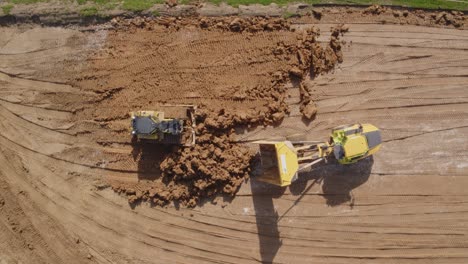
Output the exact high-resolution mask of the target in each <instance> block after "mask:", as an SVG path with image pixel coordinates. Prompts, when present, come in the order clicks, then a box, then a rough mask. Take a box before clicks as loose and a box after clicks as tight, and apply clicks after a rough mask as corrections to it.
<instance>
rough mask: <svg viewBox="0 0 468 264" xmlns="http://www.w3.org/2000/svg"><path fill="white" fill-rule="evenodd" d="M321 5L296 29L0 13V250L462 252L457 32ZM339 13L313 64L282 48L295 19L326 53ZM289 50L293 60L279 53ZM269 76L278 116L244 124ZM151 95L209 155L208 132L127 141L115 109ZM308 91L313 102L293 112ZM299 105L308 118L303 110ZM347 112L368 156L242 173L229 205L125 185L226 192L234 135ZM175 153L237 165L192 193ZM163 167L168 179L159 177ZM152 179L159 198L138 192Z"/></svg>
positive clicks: (156, 255) (352, 263)
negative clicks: (51, 20)
mask: <svg viewBox="0 0 468 264" xmlns="http://www.w3.org/2000/svg"><path fill="white" fill-rule="evenodd" d="M178 7H179V6H176V8H178ZM319 10H321V12H322V17H321V20H317V19H316V18H313V17H312V16H311V17H301V18H297V19H296V18H295V19H290V20H288V21H289V22H291V26H290V27H291V30H292V29H296V31H294V32H293V31H291V30H286V29H285V30H282V31H276V30H273V31H268V30H267V31H258V32H249V31H248V30H247V31H242V32H232V31H231V30H226V29H213V28H211V27H209V28H208V29H201V28H200V26H199V22H200V20H199V19H193V21H192V22H190V23H191V24H190V25H187V26H182V25H180V26H179V29H177V28H176V27H172V26H169V27H168V28H166V26H159V25H155V26H154V29H153V30H150V29H146V26H145V27H143V28H139V27H137V26H129V28H128V30H127V31H125V30H118V29H116V30H107V29H106V26H107V25H104V26H99V27H91V28H81V27H78V28H75V27H73V28H59V27H46V26H41V27H39V26H32V25H18V26H13V27H0V36H1V37H0V131H1V132H0V164H1V165H0V190H1V192H0V234H1V236H0V263H3V262H6V263H16V262H21V263H54V264H55V263H192V262H195V263H213V262H223V263H258V262H263V263H290V262H291V260H294V262H296V263H311V262H313V263H324V264H325V263H327V264H328V263H347V264H357V263H359V264H361V263H376V262H377V263H384V264H387V263H388V264H389V263H395V262H398V263H410V264H418V263H428V262H436V263H450V264H453V263H460V264H462V263H467V260H468V253H467V252H468V251H467V250H466V248H468V244H467V239H466V237H467V236H468V224H467V223H466V221H465V220H464V219H466V218H467V216H468V215H467V213H466V212H467V208H468V206H467V205H468V195H467V194H468V192H467V189H466V186H467V184H468V178H467V177H466V175H468V164H467V161H466V149H467V140H466V135H467V133H468V112H467V104H468V99H467V97H466V94H467V86H466V84H467V82H468V81H467V75H466V68H467V58H468V53H467V49H466V47H467V42H468V33H467V32H466V31H465V30H459V29H455V28H454V26H452V25H450V26H447V25H438V24H433V25H431V27H423V26H411V25H408V24H406V23H405V22H403V23H404V25H400V24H399V22H398V21H406V19H408V21H413V15H414V14H413V13H412V12H409V14H408V17H406V18H405V17H404V14H403V13H402V15H403V18H400V17H399V18H396V17H395V16H394V15H393V10H392V11H391V12H383V13H381V14H380V15H373V14H366V15H363V14H362V10H360V11H356V12H354V13H351V14H348V13H346V12H343V13H341V14H332V12H331V10H332V9H319ZM333 10H335V9H333ZM336 10H342V9H339V8H337V9H336ZM343 10H346V9H343ZM401 11H402V12H403V10H401ZM333 12H334V11H333ZM430 14H431V13H427V14H426V17H427V16H430ZM443 19H445V18H443ZM381 20H386V21H388V23H387V24H386V25H383V24H382V22H381ZM181 21H182V20H181ZM307 21H309V22H307ZM337 21H339V22H337ZM391 21H394V22H391ZM414 21H416V20H414ZM428 21H429V20H428ZM231 22H232V21H231ZM342 22H346V23H348V24H351V25H350V29H349V32H348V33H346V34H345V38H344V39H345V40H346V45H343V43H341V52H342V53H343V57H344V60H343V63H341V64H339V65H338V66H337V67H336V68H335V69H334V70H333V74H331V73H330V74H321V75H319V76H316V77H314V78H309V77H308V75H310V74H311V72H310V71H309V72H306V74H304V72H302V70H301V65H300V64H299V59H298V58H296V57H297V56H296V55H294V52H296V54H297V51H298V50H302V49H301V48H299V44H301V45H302V35H301V34H303V33H302V32H303V30H307V29H310V30H312V29H311V28H312V26H313V27H315V28H319V29H320V30H321V35H320V36H319V37H318V38H317V39H316V41H319V42H320V43H321V44H322V45H323V46H322V47H323V49H324V50H326V47H327V46H329V45H330V38H331V36H332V33H333V32H330V27H331V26H335V27H336V26H338V25H339V23H342ZM145 23H146V22H145ZM175 23H179V22H175ZM297 23H305V24H304V25H302V24H301V25H298V24H297ZM307 23H313V24H307ZM393 23H397V24H393ZM226 25H229V24H228V23H227V22H226ZM421 25H423V24H421ZM428 25H429V24H428ZM463 27H464V26H462V27H460V28H463ZM124 28H125V27H122V29H124ZM344 29H346V27H345V28H344ZM314 31H315V30H314ZM306 34H307V33H306ZM307 38H308V37H307ZM307 38H306V39H307ZM158 45H159V46H158ZM289 47H292V48H293V50H292V51H291V52H292V54H291V55H290V56H291V58H293V59H292V61H284V60H283V59H282V58H289V56H288V50H287V48H289ZM282 48H284V53H283V54H275V53H274V52H275V50H277V49H279V50H281V49H282ZM296 48H297V49H296ZM240 51H243V53H242V52H240ZM306 51H307V50H306ZM112 56H114V57H112ZM162 58H164V59H162ZM200 62H202V63H200ZM293 62H294V63H293ZM324 65H326V63H324ZM98 66H99V67H98ZM278 69H279V70H278ZM276 71H280V73H281V74H275V72H276ZM203 72H206V74H203ZM151 73H153V74H151ZM284 73H285V74H284ZM283 74H284V75H285V76H286V77H284V76H283ZM301 75H302V82H301ZM238 76H241V77H238ZM111 77H113V78H115V81H114V80H113V79H112V78H111ZM181 79H184V80H187V79H189V80H190V83H184V82H183V81H182V80H181ZM272 80H279V81H280V82H284V85H285V90H286V92H285V93H286V95H285V99H284V100H285V102H286V104H287V110H288V111H289V114H284V116H282V115H281V112H277V114H278V115H276V117H275V118H276V119H277V120H282V121H281V122H279V123H273V122H272V121H270V119H271V118H270V117H268V120H269V121H266V118H264V119H263V118H262V120H263V121H262V122H257V121H258V120H252V118H254V117H257V116H259V114H258V112H254V111H253V110H255V109H260V110H262V111H263V112H262V113H268V112H269V111H270V110H269V106H265V105H264V104H265V102H276V101H273V100H272V99H270V97H268V96H267V97H265V98H262V97H260V96H261V95H262V93H259V92H257V91H261V89H254V88H255V87H258V86H260V85H262V84H265V83H269V84H272V83H271V81H272ZM289 81H291V82H292V84H289ZM101 82H102V83H101ZM106 82H107V83H106ZM156 84H157V85H158V86H156ZM173 84H176V85H177V86H175V85H173ZM301 84H302V85H301ZM192 86H193V87H194V88H193V89H189V87H192ZM81 87H82V88H81ZM158 87H162V88H164V90H162V89H161V90H159V89H158ZM174 87H176V88H177V87H180V89H178V90H175V91H174ZM206 87H210V88H212V87H214V88H213V89H211V90H208V88H206ZM220 87H225V88H226V89H221V88H220ZM240 87H247V88H251V89H249V90H248V91H252V92H250V93H247V92H243V90H242V89H240ZM265 87H266V88H268V89H269V87H270V86H266V85H265ZM266 88H265V89H266ZM170 89H172V90H173V91H174V92H173V93H172V95H171V94H169V90H170ZM156 90H157V91H156ZM235 92H237V93H235ZM158 94H161V95H162V96H165V97H161V100H162V101H168V103H171V102H187V103H190V102H193V103H195V104H197V105H200V106H201V110H203V111H200V112H199V115H200V116H199V118H205V122H204V125H205V124H207V123H208V124H210V127H212V128H204V127H203V128H202V127H201V126H200V127H199V129H200V131H205V130H206V131H208V130H209V131H215V133H212V134H210V133H208V132H207V133H204V132H203V134H200V135H199V136H200V137H199V138H201V139H202V140H203V138H204V137H205V140H208V137H210V139H209V140H212V141H217V143H214V142H213V145H214V147H215V148H214V150H213V154H212V156H213V159H211V158H209V159H207V160H206V161H203V162H200V163H197V162H195V163H194V164H192V162H191V160H190V164H188V163H187V160H188V159H189V157H191V158H190V159H192V160H195V158H197V159H200V157H201V156H204V155H205V153H206V149H205V146H200V147H201V148H202V151H199V152H197V151H198V147H194V148H193V149H189V153H188V154H183V153H182V154H180V155H179V154H176V153H177V152H183V151H185V149H171V148H167V149H164V150H161V149H159V148H156V147H155V146H154V145H150V144H134V145H131V144H130V143H129V142H130V136H129V134H128V130H129V127H128V126H129V122H128V116H127V112H128V110H129V109H131V110H133V109H135V108H138V109H145V108H146V109H147V108H149V107H151V108H152V107H157V106H158V105H157V104H156V103H152V102H151V103H150V102H149V101H150V100H152V101H153V102H157V103H159V101H158V97H157V95H158ZM256 95H258V98H257V97H255V96H256ZM280 95H281V94H280ZM308 95H310V98H311V100H312V101H313V102H314V104H306V105H305V106H304V107H303V109H302V111H303V113H301V106H303V105H304V103H303V102H304V100H305V99H304V97H307V96H308ZM226 96H227V97H226ZM232 97H235V98H237V99H234V100H233V99H231V98H232ZM172 98H175V99H172ZM226 98H227V99H229V100H227V99H226ZM243 98H248V100H247V99H243ZM171 100H172V101H171ZM93 104H96V105H98V106H99V108H98V107H97V106H93ZM109 107H110V108H109ZM211 108H213V109H215V110H217V111H212V110H211ZM222 108H224V109H225V110H224V112H223V111H221V110H222ZM244 109H245V110H244ZM250 110H252V111H250ZM204 113H206V117H204ZM305 113H307V114H308V115H310V116H311V117H312V118H314V120H313V122H310V123H309V122H304V120H303V114H305ZM228 114H229V115H236V116H238V117H239V119H241V120H244V119H245V120H250V121H248V122H246V123H249V124H254V125H250V128H249V127H237V126H236V127H235V130H236V135H232V134H231V129H230V128H229V127H226V128H225V129H224V128H223V129H218V128H217V127H219V126H220V124H225V121H226V119H225V116H228ZM244 114H245V115H244ZM314 114H315V117H313V115H314ZM271 117H272V118H273V116H271ZM206 119H208V120H206ZM228 120H230V119H228ZM236 122H237V121H236ZM350 122H368V123H372V124H374V125H376V126H377V127H379V128H380V129H381V131H382V136H383V140H384V144H383V146H382V149H381V150H380V152H379V153H377V154H376V155H374V156H373V159H369V160H364V161H362V162H360V163H358V164H355V165H351V166H339V165H337V164H334V163H333V162H328V163H322V164H318V165H317V166H316V167H314V170H311V171H307V172H304V173H301V174H300V175H299V180H298V181H297V182H295V183H294V184H293V185H291V186H290V187H288V188H283V189H279V188H275V187H274V186H270V185H267V184H262V183H261V182H258V181H256V180H255V178H252V179H249V180H247V183H246V184H242V185H241V186H240V187H239V190H238V192H237V193H236V196H235V199H232V200H230V201H229V202H224V201H223V200H222V199H221V198H216V199H214V200H213V203H216V204H210V203H204V204H202V205H201V206H196V207H195V208H184V207H183V206H181V207H179V208H176V207H174V206H171V205H168V206H165V207H160V206H157V207H153V208H151V207H150V206H149V205H148V204H147V203H142V204H141V205H140V206H136V207H131V206H129V204H128V197H133V198H132V199H131V200H134V199H135V198H138V197H141V198H140V200H143V199H148V200H149V201H151V202H154V198H157V199H156V202H157V203H158V204H165V203H167V200H170V199H173V198H170V197H171V196H177V197H181V196H183V195H187V193H188V194H189V195H192V194H191V192H194V193H196V192H202V195H206V193H208V192H218V191H219V192H224V188H223V190H221V186H230V187H234V185H235V184H236V182H237V181H244V179H242V178H243V173H244V172H246V171H247V169H244V170H243V167H239V166H237V165H236V168H240V169H239V170H238V171H237V172H236V171H234V170H232V169H231V168H230V167H229V165H230V164H229V162H227V161H228V160H229V161H232V160H233V159H237V158H238V159H241V158H240V155H241V154H239V153H242V152H243V151H246V150H244V148H240V146H247V147H249V150H250V148H252V149H253V150H255V147H256V144H253V143H249V142H253V141H255V140H261V139H272V140H276V139H278V140H281V139H284V138H286V137H287V136H289V135H294V134H300V135H304V136H305V139H307V140H324V139H326V138H327V136H328V135H329V133H330V129H331V128H333V127H335V126H338V125H342V124H346V123H350ZM233 123H235V122H233ZM255 124H258V125H255ZM263 124H272V125H267V126H264V125H263ZM214 128H216V129H214ZM210 129H211V130H210ZM211 137H213V138H211ZM232 140H235V141H237V140H241V141H242V142H243V143H242V145H239V144H233V142H231V141H232ZM239 143H240V142H239ZM202 145H208V144H202ZM219 146H225V147H224V149H223V150H226V151H223V152H222V153H221V154H220V153H219V150H218V151H217V148H219ZM238 147H239V148H238ZM220 149H221V148H220ZM208 150H209V149H208ZM215 152H216V153H215ZM219 154H220V155H219ZM214 156H216V157H214ZM249 156H250V155H249V153H248V152H245V153H244V154H243V156H242V159H244V158H245V157H249ZM169 158H171V159H173V160H174V162H176V159H182V160H183V163H180V164H181V166H179V167H180V170H177V171H174V170H173V169H171V168H169V169H168V168H167V165H170V159H169ZM226 158H227V159H226ZM164 160H166V161H167V162H165V163H162V162H163V161H164ZM213 161H216V162H218V163H219V164H221V165H220V166H214V165H213V163H212V162H213ZM238 162H240V163H242V162H245V161H238ZM218 163H217V164H218ZM160 164H163V167H162V168H161V166H160ZM178 164H179V163H178ZM243 164H244V163H243ZM190 166H191V167H190ZM210 166H211V167H210ZM189 167H190V168H191V170H193V171H196V170H200V168H201V170H203V171H205V173H209V171H207V170H205V169H204V168H214V169H216V170H217V173H219V174H220V175H225V172H226V171H229V173H230V174H231V173H232V174H233V175H234V177H232V180H231V178H230V179H229V180H223V179H215V178H213V177H212V175H209V174H207V175H206V178H207V180H206V181H203V182H199V184H197V185H198V187H196V188H193V189H192V190H188V188H187V189H184V188H183V184H184V182H188V180H184V179H183V178H182V177H180V176H181V175H184V176H185V175H190V174H191V170H190V169H189ZM180 171H182V172H183V173H182V174H180ZM167 173H169V174H167ZM166 175H168V176H166ZM174 179H176V180H174ZM171 181H172V182H173V184H174V185H175V184H180V185H181V186H179V188H177V190H176V189H168V188H166V184H170V183H171ZM205 183H208V184H206V185H205ZM213 183H214V184H213ZM210 184H212V185H210ZM110 185H113V186H114V187H115V188H116V189H117V187H119V186H122V187H123V188H122V189H123V190H121V192H124V193H125V194H123V193H122V195H117V194H116V193H115V192H114V191H113V190H112V189H111V188H110ZM230 187H228V188H230ZM169 188H172V187H169ZM233 189H234V188H233ZM151 190H153V192H154V190H158V194H155V193H154V196H153V197H152V198H150V195H151V194H153V193H150V191H151ZM159 190H162V191H161V192H159ZM165 190H172V191H171V192H164V191H165ZM146 191H148V193H145V194H144V192H146ZM226 191H227V192H230V191H231V190H226ZM203 192H204V193H203ZM127 193H128V194H127ZM231 193H232V192H231ZM127 196H128V197H127ZM160 196H163V197H165V198H163V199H161V197H160ZM227 196H229V195H227ZM184 201H185V203H186V204H187V205H188V206H190V205H192V203H193V199H184V198H181V199H180V203H181V204H182V203H184Z"/></svg>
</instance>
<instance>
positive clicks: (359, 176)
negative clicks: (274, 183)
mask: <svg viewBox="0 0 468 264" xmlns="http://www.w3.org/2000/svg"><path fill="white" fill-rule="evenodd" d="M373 164H374V159H373V157H372V156H370V157H368V158H366V159H364V160H361V161H359V162H357V163H355V164H350V165H341V164H338V163H337V162H336V161H330V162H329V163H326V164H322V165H321V166H318V167H316V168H314V169H313V170H311V171H308V172H303V173H301V174H299V179H298V180H297V181H296V182H294V183H293V184H292V185H291V186H290V191H291V193H292V194H294V195H301V196H302V195H303V194H304V193H306V192H307V190H305V189H306V186H307V184H308V182H309V181H311V180H312V181H314V183H316V182H318V183H321V184H322V192H323V194H322V195H323V197H324V198H325V200H326V203H327V205H329V206H337V205H340V204H343V203H347V202H349V203H350V206H353V205H354V199H353V196H352V190H353V189H355V188H357V187H359V186H360V185H362V184H364V183H365V182H366V181H367V180H368V179H369V176H370V174H371V171H372V166H373ZM312 185H313V184H312ZM312 185H310V187H311V186H312ZM310 187H307V188H310ZM299 198H300V197H299Z"/></svg>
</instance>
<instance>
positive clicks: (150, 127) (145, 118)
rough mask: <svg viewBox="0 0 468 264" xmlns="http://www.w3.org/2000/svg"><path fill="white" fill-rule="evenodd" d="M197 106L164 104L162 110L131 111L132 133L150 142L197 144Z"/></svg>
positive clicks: (139, 138)
mask: <svg viewBox="0 0 468 264" xmlns="http://www.w3.org/2000/svg"><path fill="white" fill-rule="evenodd" d="M195 109H196V107H195V106H192V105H163V106H160V110H161V111H136V112H131V113H130V116H131V124H130V129H131V133H132V135H133V136H134V137H136V138H137V139H138V140H142V141H145V142H150V143H157V144H168V145H184V146H190V145H193V144H195V113H194V112H195Z"/></svg>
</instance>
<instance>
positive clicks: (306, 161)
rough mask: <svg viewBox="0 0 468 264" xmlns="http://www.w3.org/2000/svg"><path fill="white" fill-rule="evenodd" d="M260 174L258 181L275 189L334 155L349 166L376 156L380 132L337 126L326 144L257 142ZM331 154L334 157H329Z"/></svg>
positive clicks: (364, 127) (368, 127)
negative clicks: (275, 186)
mask: <svg viewBox="0 0 468 264" xmlns="http://www.w3.org/2000/svg"><path fill="white" fill-rule="evenodd" d="M256 143H258V144H259V145H260V156H261V163H262V175H261V176H259V177H258V178H257V179H258V180H260V181H263V182H268V183H271V184H274V185H278V186H288V185H290V184H291V183H292V182H294V181H295V180H297V177H298V173H299V172H300V171H302V170H304V169H306V168H309V167H311V166H313V165H314V164H317V163H319V162H320V161H322V160H324V159H326V158H327V157H329V156H334V157H335V158H336V160H337V161H338V162H339V163H340V164H352V163H355V162H357V161H359V160H362V159H364V158H366V157H369V156H370V155H373V154H374V153H376V152H377V151H378V150H379V149H380V146H381V144H382V139H381V135H380V131H379V129H378V128H377V127H375V126H373V125H371V124H362V125H361V124H354V125H345V126H339V127H336V128H334V129H333V130H332V133H331V136H330V140H329V141H328V142H323V143H319V142H313V141H297V142H291V141H283V142H273V141H258V142H256ZM332 154H333V155H332Z"/></svg>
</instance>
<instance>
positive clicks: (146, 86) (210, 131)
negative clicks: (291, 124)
mask: <svg viewBox="0 0 468 264" xmlns="http://www.w3.org/2000/svg"><path fill="white" fill-rule="evenodd" d="M112 25H113V26H114V27H115V28H116V29H115V30H114V31H110V32H109V33H108V43H107V45H106V46H105V47H104V50H103V51H102V52H99V53H97V54H96V55H94V56H93V57H91V58H90V59H89V61H90V63H89V66H88V67H87V69H84V70H83V71H82V73H81V75H80V77H78V78H77V79H76V81H75V82H74V86H77V87H80V88H81V89H83V90H85V91H91V92H95V93H98V94H99V95H100V96H99V98H98V99H96V100H92V101H90V102H89V103H88V104H85V105H84V107H83V108H84V109H83V110H80V111H77V114H76V118H77V120H94V121H96V122H99V124H100V126H101V127H102V128H103V129H98V131H92V136H93V137H94V138H95V139H96V141H97V142H99V143H100V144H102V145H109V144H113V143H120V144H125V143H127V142H128V141H129V133H128V129H126V127H125V126H127V119H128V112H130V111H133V110H142V109H158V105H163V104H195V105H198V110H197V113H196V120H197V124H198V125H197V127H196V134H197V145H196V146H195V147H190V148H178V149H173V150H167V151H166V154H162V155H161V156H160V158H159V159H155V160H148V159H146V160H145V161H144V162H141V161H140V160H139V159H142V158H145V155H148V153H140V154H138V155H137V156H135V158H134V159H135V162H136V163H137V164H139V165H138V166H139V167H142V166H143V167H145V168H146V167H155V166H159V163H161V167H160V168H159V170H155V173H159V171H160V172H161V175H155V176H154V177H152V178H158V180H156V181H155V182H154V181H153V182H151V183H149V184H137V185H135V184H128V183H120V182H113V183H112V186H113V188H114V190H116V191H117V192H119V193H125V194H127V195H129V201H130V202H131V203H134V202H137V201H140V199H143V200H150V201H152V202H153V203H155V204H158V205H165V204H167V203H168V202H171V201H173V200H174V201H177V202H180V203H181V204H182V205H184V206H185V205H188V206H194V205H196V203H197V202H198V201H200V199H201V198H204V197H214V196H215V195H217V194H227V195H234V194H235V193H236V192H237V190H238V189H239V186H240V185H241V184H242V182H243V181H244V180H245V179H247V178H248V175H249V172H250V163H251V158H252V154H251V153H250V152H249V151H248V149H247V148H246V147H245V146H241V145H237V144H234V143H232V142H233V141H234V138H233V131H234V130H233V128H234V127H236V126H244V127H255V126H258V125H269V124H274V123H276V124H277V123H279V122H281V120H282V119H283V118H284V117H285V115H287V114H288V112H289V110H288V106H287V104H286V102H285V99H286V91H287V88H286V84H287V83H288V82H290V81H291V80H292V81H295V82H298V83H299V85H301V86H302V84H301V83H302V81H303V79H304V78H306V77H307V78H310V77H312V78H313V77H315V76H317V75H319V74H321V73H323V72H328V71H330V70H331V69H333V68H334V67H335V65H336V63H339V62H342V61H343V58H342V57H343V55H342V52H341V42H340V40H339V37H340V34H343V32H345V31H347V28H346V27H344V26H340V27H338V28H333V29H332V32H333V33H332V37H331V40H330V42H329V43H328V44H327V45H325V46H322V45H320V44H319V43H318V41H317V37H319V35H320V32H319V30H317V29H316V28H311V29H307V30H304V31H298V32H295V30H291V29H290V25H289V23H288V22H287V21H286V20H284V19H265V18H245V19H241V18H234V17H232V18H199V19H192V18H190V19H176V18H161V19H156V20H151V19H143V18H136V19H130V20H123V19H114V20H113V21H112ZM128 32H131V35H132V37H131V38H130V39H129V38H128V37H127V36H128V34H129V33H128ZM214 40H216V42H214V43H213V41H214ZM226 43H230V45H225V44H226ZM207 45H209V48H208V46H207ZM174 49H176V50H177V52H174ZM123 69H124V70H123ZM309 72H312V76H310V75H309ZM303 90H304V95H303V97H302V104H303V106H304V107H303V110H304V111H305V112H304V116H305V117H306V118H309V119H310V118H313V116H314V115H313V114H311V111H315V108H314V107H313V106H314V103H313V101H312V100H311V97H310V94H309V92H308V91H305V89H303ZM154 148H155V149H156V151H161V150H159V148H160V147H157V146H154ZM153 151H154V150H153ZM167 153H170V154H167ZM151 155H154V153H153V154H151ZM142 163H145V164H142ZM138 170H140V168H139V169H138ZM128 189H130V190H131V191H128ZM135 189H137V190H138V192H136V191H133V190H135Z"/></svg>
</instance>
